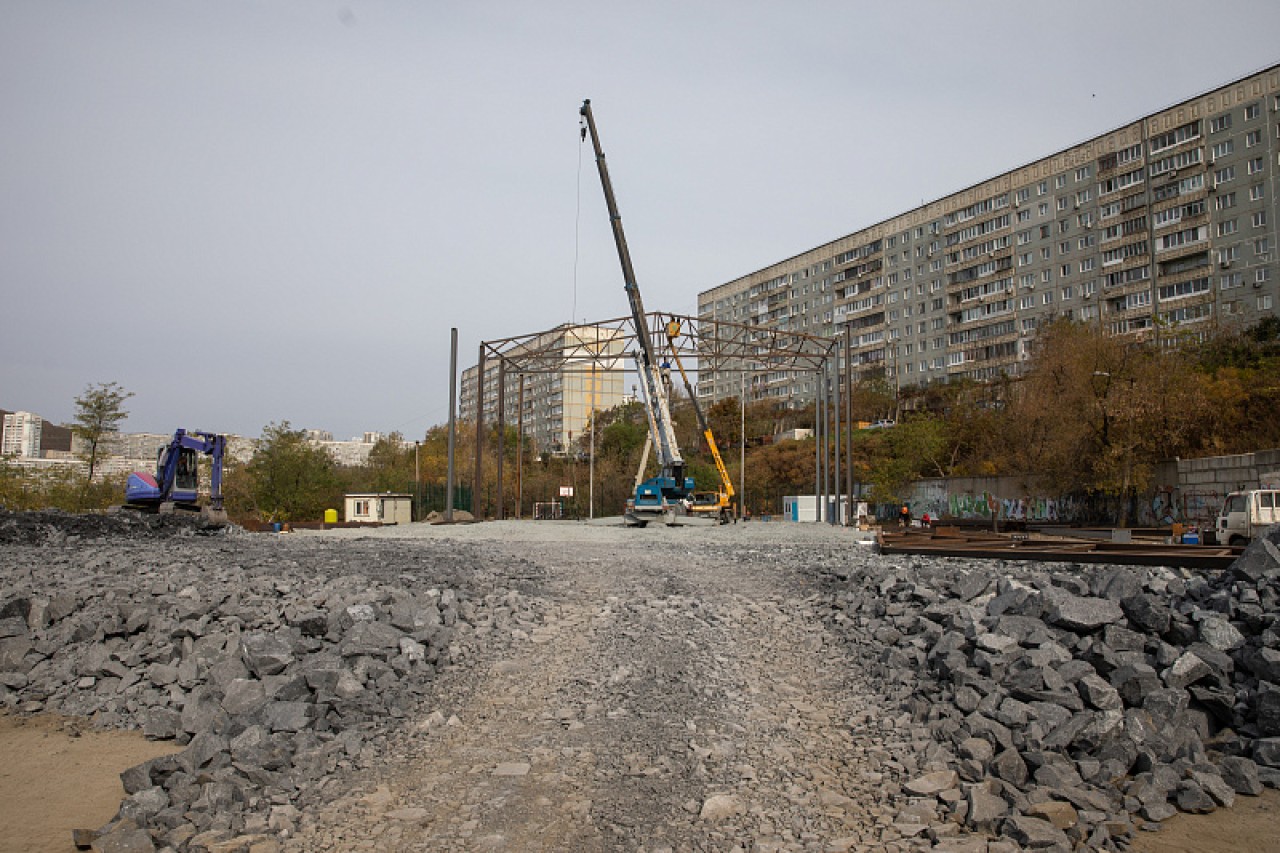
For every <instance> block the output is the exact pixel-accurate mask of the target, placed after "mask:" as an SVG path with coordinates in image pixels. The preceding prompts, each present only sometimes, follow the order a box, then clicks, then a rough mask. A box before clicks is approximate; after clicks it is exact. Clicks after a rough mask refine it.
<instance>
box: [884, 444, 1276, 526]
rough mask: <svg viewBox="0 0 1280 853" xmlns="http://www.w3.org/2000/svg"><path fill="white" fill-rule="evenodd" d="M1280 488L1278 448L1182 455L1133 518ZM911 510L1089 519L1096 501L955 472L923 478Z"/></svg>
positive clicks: (1207, 517) (1207, 506)
mask: <svg viewBox="0 0 1280 853" xmlns="http://www.w3.org/2000/svg"><path fill="white" fill-rule="evenodd" d="M1262 487H1268V488H1280V449H1276V450H1260V451H1257V452H1256V453H1241V454H1237V455H1235V456H1212V457H1207V458H1204V459H1179V460H1176V461H1170V462H1166V463H1163V464H1162V465H1160V466H1159V467H1158V468H1157V469H1156V473H1155V478H1154V485H1153V487H1152V489H1151V492H1150V493H1149V494H1147V495H1143V496H1141V497H1140V498H1139V500H1138V504H1137V506H1136V507H1135V508H1134V509H1135V513H1136V519H1135V522H1136V523H1137V524H1139V525H1166V524H1172V523H1173V522H1182V523H1186V524H1201V525H1202V524H1206V523H1209V522H1211V521H1212V519H1214V518H1216V517H1217V515H1218V511H1219V510H1220V509H1221V508H1222V502H1223V499H1224V498H1225V497H1226V496H1227V494H1228V493H1230V492H1233V491H1238V490H1240V489H1251V488H1252V489H1256V488H1262ZM908 503H909V504H910V506H911V512H912V515H914V516H916V517H917V518H918V517H919V516H921V515H923V514H924V513H925V512H928V513H929V515H931V516H935V517H939V518H963V519H985V520H990V519H991V518H992V516H993V515H994V516H995V517H996V518H998V519H1000V520H1006V519H1016V520H1025V521H1049V522H1073V521H1088V520H1089V519H1090V517H1091V513H1094V514H1096V509H1097V508H1096V507H1094V506H1091V505H1089V504H1088V503H1087V502H1085V501H1082V500H1080V499H1077V498H1070V497H1068V498H1063V497H1059V496H1054V495H1047V494H1041V493H1039V492H1038V491H1037V490H1036V489H1035V488H1033V487H1031V486H1029V485H1028V483H1027V482H1026V481H1025V480H1023V479H1022V478H1018V477H951V478H947V479H930V480H920V481H918V482H917V483H916V484H915V487H914V489H913V491H912V493H911V495H910V496H909V497H908Z"/></svg>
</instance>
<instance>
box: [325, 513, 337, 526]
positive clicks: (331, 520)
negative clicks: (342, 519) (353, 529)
mask: <svg viewBox="0 0 1280 853" xmlns="http://www.w3.org/2000/svg"><path fill="white" fill-rule="evenodd" d="M324 523H325V524H337V523H338V511H337V510H336V509H326V510H325V511H324Z"/></svg>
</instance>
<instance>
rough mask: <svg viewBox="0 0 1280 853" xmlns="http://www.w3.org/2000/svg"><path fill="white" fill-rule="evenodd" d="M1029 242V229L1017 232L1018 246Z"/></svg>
mask: <svg viewBox="0 0 1280 853" xmlns="http://www.w3.org/2000/svg"><path fill="white" fill-rule="evenodd" d="M1030 242H1031V232H1030V231H1019V232H1018V245H1019V246H1025V245H1026V244H1027V243H1030Z"/></svg>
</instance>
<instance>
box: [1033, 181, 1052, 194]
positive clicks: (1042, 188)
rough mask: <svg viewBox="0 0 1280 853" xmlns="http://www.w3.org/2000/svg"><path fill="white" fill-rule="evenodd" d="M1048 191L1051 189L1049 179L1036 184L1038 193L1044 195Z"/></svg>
mask: <svg viewBox="0 0 1280 853" xmlns="http://www.w3.org/2000/svg"><path fill="white" fill-rule="evenodd" d="M1048 191H1049V182H1048V181H1041V182H1040V183H1038V184H1036V195H1044V194H1045V193H1047V192H1048Z"/></svg>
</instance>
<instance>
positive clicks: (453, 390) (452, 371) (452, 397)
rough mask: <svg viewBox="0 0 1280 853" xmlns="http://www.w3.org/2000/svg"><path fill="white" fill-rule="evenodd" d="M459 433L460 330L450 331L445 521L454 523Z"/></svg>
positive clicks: (453, 329)
mask: <svg viewBox="0 0 1280 853" xmlns="http://www.w3.org/2000/svg"><path fill="white" fill-rule="evenodd" d="M457 433H458V329H457V327H456V326H455V327H454V328H452V329H450V330H449V467H448V471H447V473H446V475H445V485H444V520H445V521H446V522H452V521H453V483H454V467H453V449H454V444H455V441H454V439H455V436H456V435H457Z"/></svg>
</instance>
